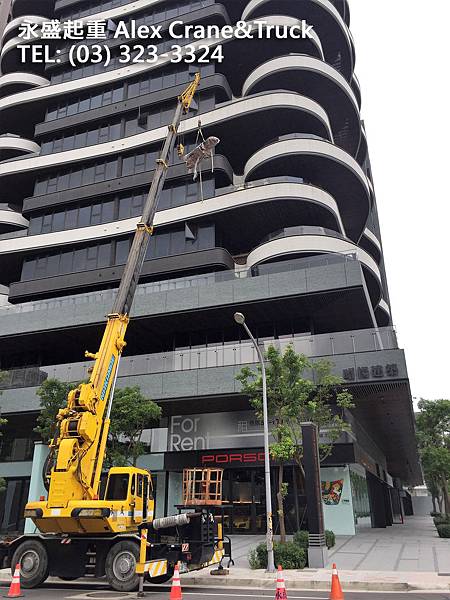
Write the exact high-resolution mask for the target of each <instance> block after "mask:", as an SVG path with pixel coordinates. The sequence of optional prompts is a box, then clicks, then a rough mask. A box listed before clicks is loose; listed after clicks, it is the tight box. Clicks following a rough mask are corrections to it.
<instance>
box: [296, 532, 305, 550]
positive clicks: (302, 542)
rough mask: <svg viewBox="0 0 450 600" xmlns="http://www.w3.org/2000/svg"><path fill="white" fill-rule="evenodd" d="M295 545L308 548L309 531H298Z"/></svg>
mask: <svg viewBox="0 0 450 600" xmlns="http://www.w3.org/2000/svg"><path fill="white" fill-rule="evenodd" d="M294 544H297V546H300V548H307V547H308V532H307V531H297V533H294Z"/></svg>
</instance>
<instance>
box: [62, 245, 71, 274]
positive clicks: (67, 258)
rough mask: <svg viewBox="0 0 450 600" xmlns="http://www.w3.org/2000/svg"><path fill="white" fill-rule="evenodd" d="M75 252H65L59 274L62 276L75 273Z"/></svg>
mask: <svg viewBox="0 0 450 600" xmlns="http://www.w3.org/2000/svg"><path fill="white" fill-rule="evenodd" d="M72 263H73V251H72V250H70V252H63V253H62V254H61V260H60V262H59V272H60V273H61V274H66V273H72V271H73V265H72Z"/></svg>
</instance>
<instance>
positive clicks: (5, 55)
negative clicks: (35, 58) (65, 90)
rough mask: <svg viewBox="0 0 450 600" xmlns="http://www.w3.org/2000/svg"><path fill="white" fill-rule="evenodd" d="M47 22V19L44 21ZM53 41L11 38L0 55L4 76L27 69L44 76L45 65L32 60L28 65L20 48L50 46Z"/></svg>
mask: <svg viewBox="0 0 450 600" xmlns="http://www.w3.org/2000/svg"><path fill="white" fill-rule="evenodd" d="M42 20H44V21H45V19H42ZM49 42H51V40H41V39H40V38H33V39H31V40H26V41H25V42H24V40H23V39H22V38H20V37H13V38H11V39H10V40H9V41H8V42H6V44H4V45H3V47H2V50H1V53H0V71H1V72H2V74H3V75H7V74H8V73H15V72H16V71H22V70H24V69H27V70H28V71H30V72H32V73H36V74H38V75H43V74H44V73H45V64H44V63H40V62H36V63H33V62H32V61H31V60H27V62H26V63H24V62H23V61H22V55H21V50H20V48H19V47H18V46H20V45H23V44H27V45H28V44H48V43H49Z"/></svg>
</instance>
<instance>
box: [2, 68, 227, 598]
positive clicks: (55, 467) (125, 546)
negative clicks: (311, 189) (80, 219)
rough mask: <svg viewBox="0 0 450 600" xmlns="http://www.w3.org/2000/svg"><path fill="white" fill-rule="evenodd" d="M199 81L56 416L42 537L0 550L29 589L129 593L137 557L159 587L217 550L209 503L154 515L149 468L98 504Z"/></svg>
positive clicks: (113, 473) (187, 94) (182, 109)
mask: <svg viewBox="0 0 450 600" xmlns="http://www.w3.org/2000/svg"><path fill="white" fill-rule="evenodd" d="M199 81H200V75H199V74H198V73H197V74H196V75H195V79H194V80H193V81H192V82H191V84H190V85H189V86H188V87H187V88H186V90H185V91H184V92H183V93H182V94H181V95H180V96H179V97H178V104H177V108H176V111H175V114H174V117H173V121H172V123H171V124H170V125H169V127H168V133H167V137H166V140H165V142H164V146H163V149H162V151H161V155H160V158H159V159H158V160H157V161H156V162H157V165H156V170H155V175H154V177H153V181H152V184H151V188H150V192H149V194H148V198H147V201H146V203H145V206H144V209H143V214H142V218H141V220H140V222H139V223H138V224H137V227H136V231H135V234H134V239H133V243H132V246H131V250H130V253H129V256H128V260H127V263H126V266H125V269H124V272H123V275H122V279H121V281H120V286H119V290H118V293H117V296H116V299H115V302H114V306H113V309H112V312H111V313H110V314H109V315H108V317H107V323H106V327H105V331H104V334H103V338H102V341H101V344H100V348H99V350H98V352H96V353H95V354H93V353H91V352H86V357H88V358H91V359H93V360H94V364H93V368H92V369H91V375H90V379H89V382H88V383H82V384H80V385H79V386H78V387H77V388H76V389H75V390H73V391H71V392H70V393H69V395H68V398H67V406H66V407H65V408H63V409H61V410H60V411H59V413H58V415H57V420H58V430H57V434H56V436H55V438H54V439H53V440H51V442H50V445H49V446H50V459H51V460H50V461H49V462H48V464H49V465H50V467H49V470H48V473H47V478H48V482H49V487H48V497H47V499H41V500H40V501H39V502H29V503H28V504H27V505H26V507H25V517H27V518H30V519H32V520H33V522H34V523H35V525H36V526H37V528H38V530H39V533H36V534H32V535H27V534H25V535H23V536H21V537H19V538H18V539H16V540H14V541H13V542H11V543H9V544H8V545H7V547H5V546H3V549H2V550H1V551H0V559H1V558H2V553H3V559H5V560H4V561H3V562H4V563H6V564H7V563H10V564H11V565H12V566H15V565H16V563H20V565H21V579H22V585H23V586H24V587H36V586H38V585H40V584H41V583H43V581H45V579H46V578H47V576H48V575H53V576H58V577H61V578H62V579H66V580H71V579H76V578H78V577H81V576H84V575H86V574H93V575H96V576H102V575H105V574H106V577H107V580H108V582H109V584H110V585H111V586H112V587H113V588H114V589H116V590H120V591H132V590H134V589H136V588H137V585H138V575H137V573H136V567H137V564H138V563H139V560H140V558H141V559H142V558H143V559H144V561H145V565H146V568H145V571H146V573H147V576H148V577H149V578H150V580H151V581H153V582H156V583H160V582H163V581H166V580H167V579H168V578H170V577H171V575H172V573H173V566H174V564H176V563H177V562H178V561H182V562H184V563H185V564H186V566H187V568H189V569H190V568H199V567H201V566H203V565H205V564H206V563H208V562H209V561H211V559H212V558H213V556H214V555H215V552H216V551H217V543H218V539H217V531H218V519H217V517H215V515H214V514H213V511H212V509H211V508H210V507H204V508H198V507H196V512H195V513H192V512H191V513H186V512H184V513H180V514H178V515H174V516H172V517H165V518H162V519H154V518H153V517H154V499H153V489H152V479H151V475H150V473H149V472H148V471H146V470H144V469H138V468H136V467H121V468H118V467H114V468H111V469H110V470H109V473H108V479H107V483H106V489H105V492H104V494H103V497H102V498H100V478H101V475H102V469H103V463H104V458H105V449H106V443H107V439H108V431H109V424H110V413H111V405H112V401H113V394H114V386H115V383H116V378H117V373H118V368H119V362H120V357H121V354H122V351H123V349H124V347H125V345H126V342H125V332H126V329H127V326H128V322H129V315H130V309H131V305H132V302H133V297H134V295H135V291H136V287H137V284H138V281H139V275H140V273H141V270H142V265H143V262H144V258H145V255H146V251H147V247H148V242H149V238H150V235H151V234H152V231H153V220H154V216H155V212H156V208H157V203H158V198H159V196H160V194H161V190H162V188H163V185H164V181H165V178H166V174H167V169H168V166H169V160H170V157H171V155H172V152H173V150H174V146H175V140H176V137H177V132H178V127H179V125H180V122H181V118H182V115H183V114H186V113H187V112H188V110H189V107H190V104H191V102H192V99H193V96H194V93H195V91H196V89H197V87H198V85H199ZM140 527H142V528H143V527H145V529H146V530H147V529H148V533H149V543H148V544H147V548H148V550H147V552H146V553H145V552H144V554H146V555H145V556H142V552H141V555H140V553H139V547H140V545H139V541H140V537H139V535H138V529H139V528H140ZM141 571H142V568H141Z"/></svg>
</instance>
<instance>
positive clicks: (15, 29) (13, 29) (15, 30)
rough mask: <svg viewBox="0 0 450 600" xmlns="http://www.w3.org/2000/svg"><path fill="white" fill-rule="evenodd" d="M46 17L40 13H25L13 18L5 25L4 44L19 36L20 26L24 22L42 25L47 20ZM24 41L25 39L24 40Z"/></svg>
mask: <svg viewBox="0 0 450 600" xmlns="http://www.w3.org/2000/svg"><path fill="white" fill-rule="evenodd" d="M47 20H48V19H46V18H45V17H39V16H38V15H25V16H23V17H17V18H16V19H12V21H10V22H9V23H8V25H7V26H6V27H5V29H4V31H3V36H2V44H3V45H4V44H6V42H8V41H9V40H11V39H13V38H16V37H18V35H19V27H20V26H21V25H22V24H23V23H31V24H36V23H37V24H38V25H42V23H43V22H44V21H47ZM22 42H23V40H22Z"/></svg>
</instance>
